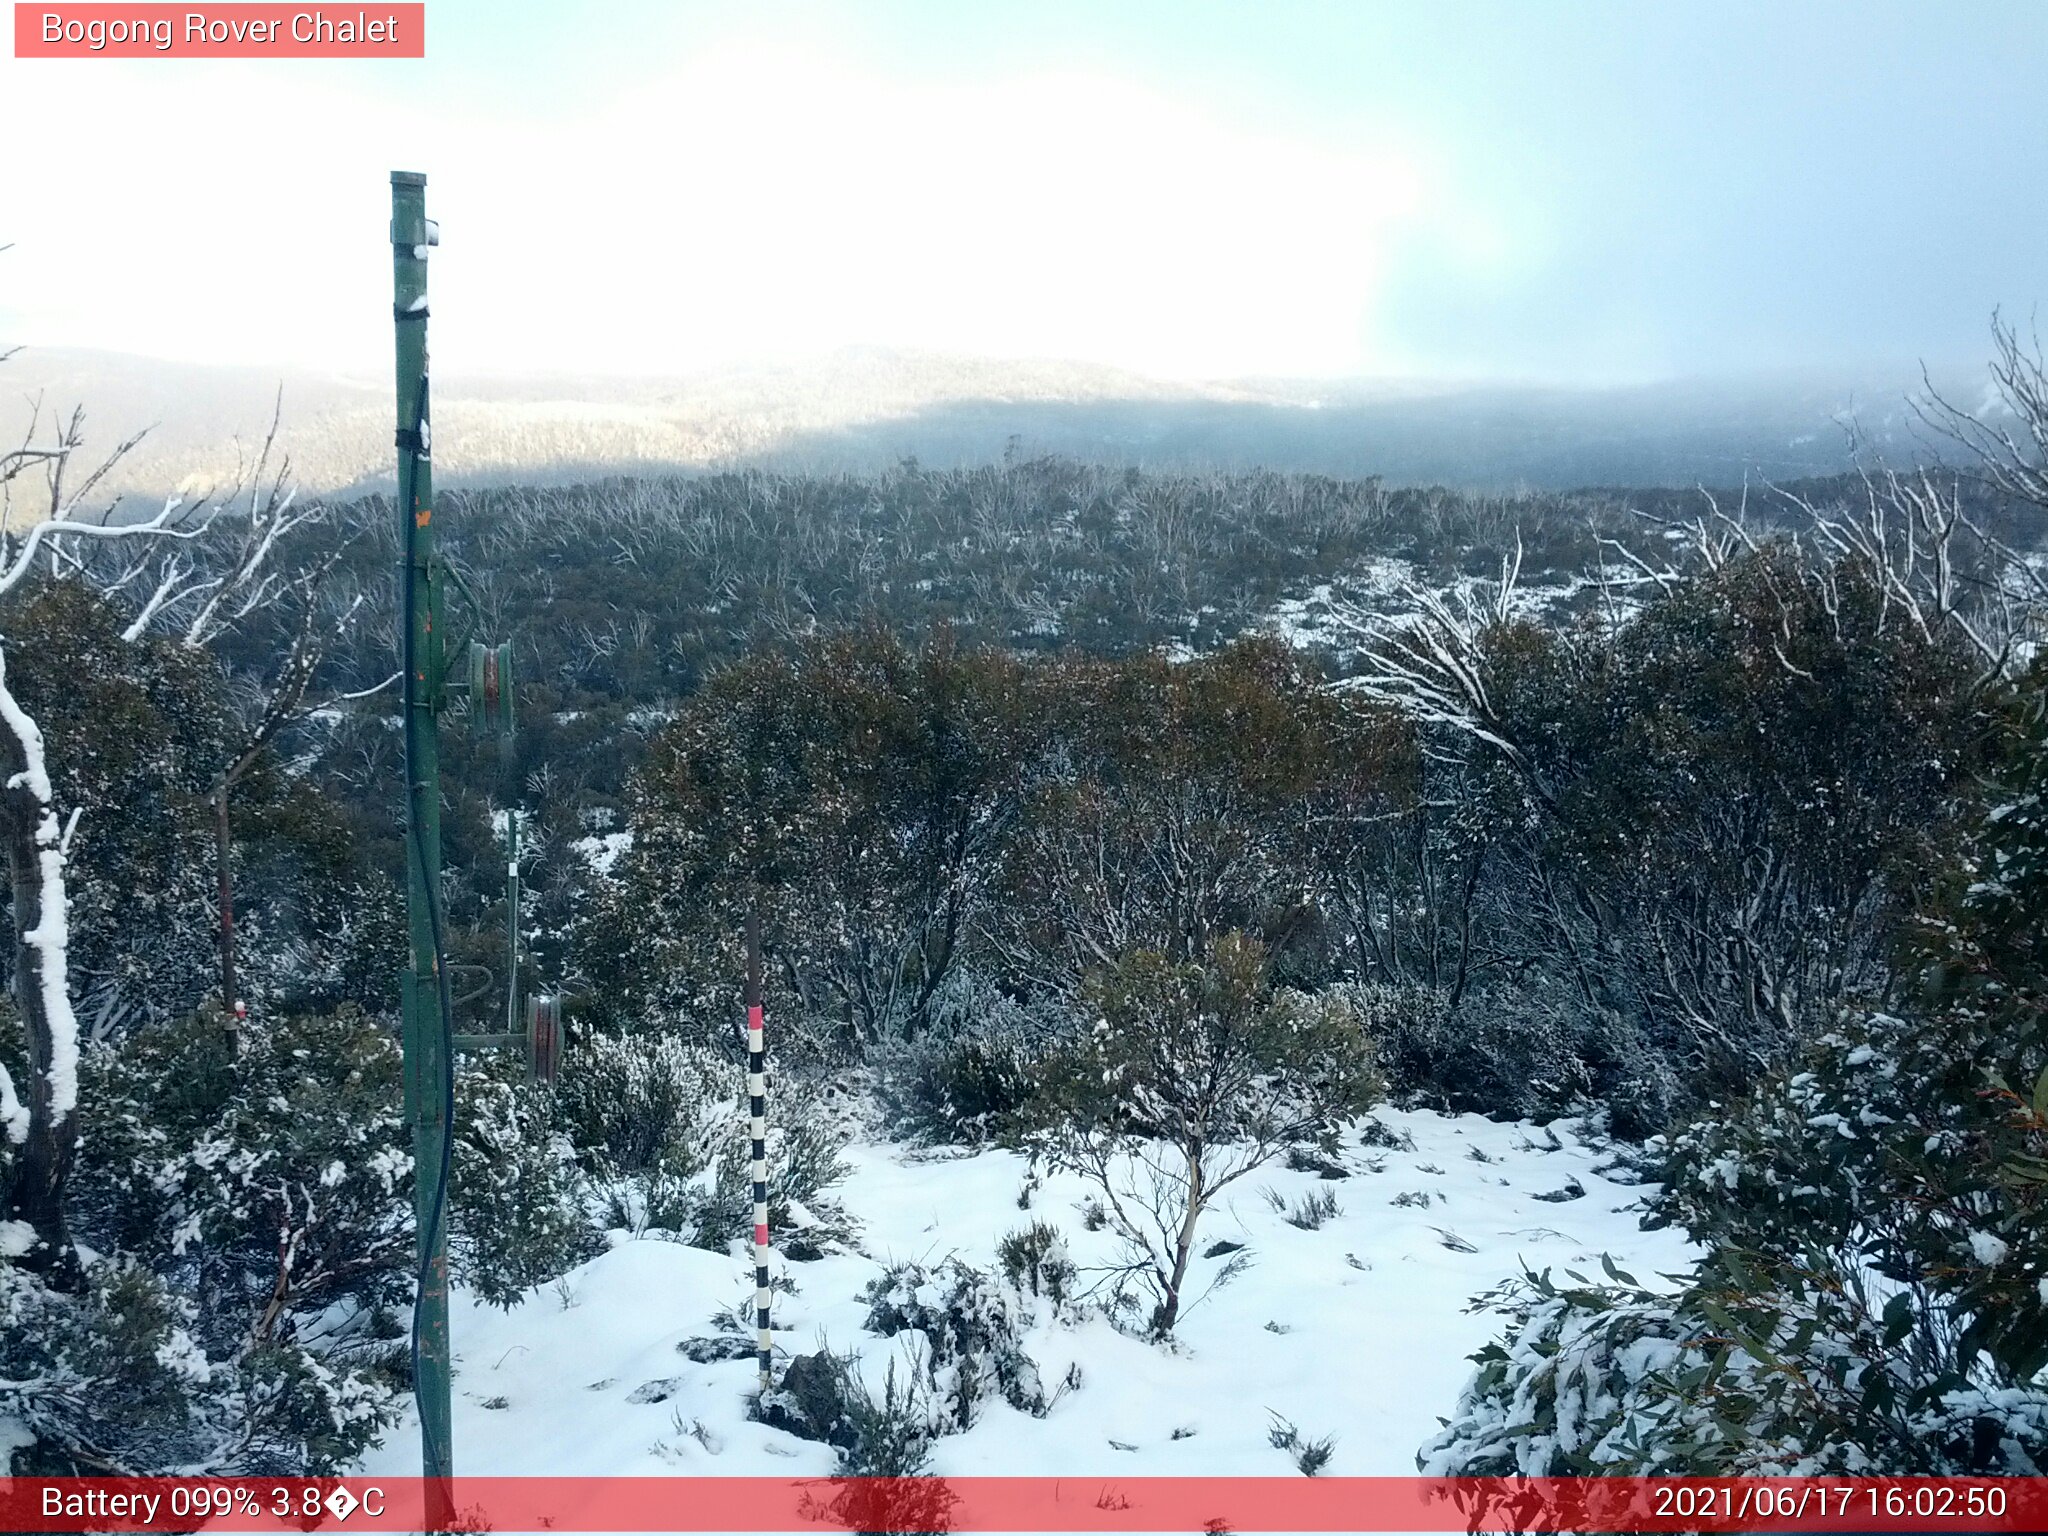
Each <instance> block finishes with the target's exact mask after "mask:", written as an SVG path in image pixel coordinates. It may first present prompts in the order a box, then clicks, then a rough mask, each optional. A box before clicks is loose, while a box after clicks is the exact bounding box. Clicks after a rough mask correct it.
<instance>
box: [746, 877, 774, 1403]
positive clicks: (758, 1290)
mask: <svg viewBox="0 0 2048 1536" xmlns="http://www.w3.org/2000/svg"><path fill="white" fill-rule="evenodd" d="M747 1101H748V1107H749V1109H750V1110H751V1112H752V1124H751V1127H750V1129H751V1130H752V1131H753V1140H754V1149H753V1150H754V1326H755V1329H756V1335H755V1337H756V1342H757V1344H758V1346H759V1349H760V1355H761V1395H762V1396H764V1397H765V1396H767V1394H768V1391H769V1388H770V1387H771V1386H772V1385H773V1383H774V1352H775V1335H774V1334H773V1333H772V1332H771V1331H770V1330H769V1327H768V1300H769V1291H768V1042H767V1039H766V1037H765V1036H764V1035H763V1033H762V1017H761V913H760V909H759V908H758V907H749V908H748V909H747Z"/></svg>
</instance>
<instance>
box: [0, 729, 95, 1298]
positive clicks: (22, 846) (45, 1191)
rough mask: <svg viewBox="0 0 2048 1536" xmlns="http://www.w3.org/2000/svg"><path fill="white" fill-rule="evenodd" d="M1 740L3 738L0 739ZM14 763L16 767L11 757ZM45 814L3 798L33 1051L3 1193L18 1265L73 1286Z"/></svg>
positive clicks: (69, 1130) (23, 791)
mask: <svg viewBox="0 0 2048 1536" xmlns="http://www.w3.org/2000/svg"><path fill="white" fill-rule="evenodd" d="M0 739H4V738H0ZM6 756H7V757H8V758H9V759H11V760H12V761H10V763H9V766H10V767H17V768H18V765H19V756H18V754H17V753H8V754H6ZM48 814H49V813H48V811H47V809H46V808H45V807H44V806H43V805H42V803H41V802H40V801H38V800H37V798H36V796H35V795H34V794H33V793H32V792H31V791H30V790H29V789H28V788H27V787H26V786H24V785H22V784H20V783H16V784H14V785H13V786H12V787H10V788H8V789H7V790H6V791H5V792H4V793H0V839H4V841H5V842H6V845H7V872H8V875H9V876H10V878H11V880H12V883H13V888H14V911H13V920H14V1005H15V1009H16V1011H17V1012H18V1014H19V1015H20V1018H21V1029H22V1038H23V1042H24V1044H25V1045H26V1046H27V1051H28V1082H27V1084H26V1090H27V1091H26V1093H25V1094H24V1098H25V1100H26V1103H27V1107H28V1112H29V1118H28V1134H27V1136H26V1138H25V1139H24V1140H23V1141H21V1142H20V1143H19V1144H18V1145H16V1146H15V1148H14V1169H13V1174H12V1177H10V1178H9V1179H8V1181H7V1188H6V1191H5V1207H4V1211H5V1217H6V1219H7V1220H9V1221H18V1222H25V1223H27V1225H28V1226H29V1227H30V1228H31V1229H32V1230H33V1232H34V1233H35V1238H34V1241H33V1243H32V1244H31V1245H30V1247H29V1248H28V1251H27V1252H25V1253H22V1254H20V1255H19V1261H20V1263H21V1264H22V1265H23V1266H24V1267H26V1268H28V1269H30V1270H34V1271H36V1272H38V1273H40V1274H44V1275H46V1276H48V1277H49V1279H50V1282H51V1283H52V1284H53V1285H56V1286H58V1287H60V1288H63V1289H69V1288H71V1287H72V1286H73V1285H75V1284H76V1283H77V1281H78V1279H79V1274H80V1272H79V1267H78V1255H77V1252H76V1251H75V1250H74V1249H73V1248H72V1246H71V1232H70V1229H69V1228H68V1227H67V1226H66V1225H65V1222H64V1184H65V1181H66V1180H67V1179H68V1178H69V1177H70V1174H71V1162H72V1156H73V1154H74V1153H75V1152H76V1151H77V1148H78V1114H77V1111H76V1109H73V1110H72V1111H71V1112H69V1113H67V1114H65V1115H63V1116H62V1117H61V1118H60V1117H59V1116H58V1115H57V1113H56V1106H55V1104H54V1103H53V1102H52V1094H53V1089H52V1085H51V1082H50V1060H51V1055H52V1048H51V1047H52V1041H51V1034H50V1019H49V1014H48V1011H47V1009H46V1008H45V1006H44V996H43V976H42V964H43V957H42V954H41V952H40V950H39V949H38V948H37V946H36V945H35V944H34V943H33V942H32V941H31V935H32V934H34V933H35V931H36V929H37V927H38V925H39V924H40V923H41V922H42V918H43V871H42V853H43V849H42V848H41V846H40V845H39V844H38V842H37V833H38V831H39V829H41V828H42V826H43V822H44V818H45V817H46V816H47V815H48Z"/></svg>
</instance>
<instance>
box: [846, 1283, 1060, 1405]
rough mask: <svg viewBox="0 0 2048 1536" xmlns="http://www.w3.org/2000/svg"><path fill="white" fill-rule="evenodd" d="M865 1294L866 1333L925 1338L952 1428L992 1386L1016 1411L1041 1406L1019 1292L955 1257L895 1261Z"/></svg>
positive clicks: (928, 1363) (928, 1373) (926, 1359)
mask: <svg viewBox="0 0 2048 1536" xmlns="http://www.w3.org/2000/svg"><path fill="white" fill-rule="evenodd" d="M862 1299H863V1300H864V1301H866V1302H867V1304H868V1318H867V1328H868V1331H869V1332H871V1333H879V1334H882V1335H883V1336H884V1337H893V1336H895V1335H897V1334H900V1333H905V1332H911V1331H915V1332H917V1333H920V1334H922V1335H923V1336H924V1345H925V1347H924V1351H923V1366H924V1371H925V1384H926V1386H927V1387H928V1388H929V1389H930V1392H931V1395H932V1397H933V1399H934V1400H935V1401H936V1402H938V1403H939V1404H941V1405H943V1407H944V1409H945V1411H946V1414H947V1416H948V1418H949V1420H950V1427H951V1428H953V1429H966V1428H967V1427H968V1426H969V1425H971V1424H972V1423H973V1422H974V1415H975V1409H976V1406H977V1405H978V1404H979V1403H980V1401H981V1400H982V1398H983V1397H985V1396H987V1395H989V1394H990V1393H991V1392H994V1393H999V1394H1000V1395H1001V1396H1002V1398H1003V1400H1004V1401H1005V1402H1007V1403H1009V1405H1010V1406H1011V1407H1012V1408H1015V1409H1017V1410H1019V1411H1020V1412H1023V1413H1031V1414H1043V1413H1044V1412H1045V1389H1044V1387H1043V1386H1042V1385H1041V1383H1040V1382H1039V1379H1038V1367H1037V1366H1036V1365H1035V1364H1033V1362H1032V1360H1031V1357H1030V1356H1029V1355H1027V1354H1026V1353H1025V1352H1024V1345H1023V1341H1022V1331H1023V1327H1024V1324H1025V1321H1026V1319H1025V1317H1024V1315H1023V1312H1022V1309H1021V1308H1020V1307H1019V1305H1018V1298H1017V1296H1016V1294H1015V1293H1014V1292H1012V1291H1010V1290H1007V1289H1005V1288H1004V1287H1003V1286H1002V1285H1000V1284H998V1283H997V1282H996V1281H995V1280H994V1279H992V1278H991V1277H990V1276H989V1275H987V1274H985V1273H983V1272H982V1271H981V1270H978V1269H976V1268H974V1267H973V1266H972V1265H969V1264H966V1263H963V1262H962V1261H961V1260H959V1259H957V1258H952V1259H947V1260H946V1261H945V1262H944V1263H943V1264H940V1265H938V1266H936V1267H935V1268H932V1269H927V1268H925V1266H923V1265H921V1264H898V1265H895V1266H893V1267H892V1268H890V1269H888V1270H887V1271H885V1272H884V1273H883V1274H881V1275H880V1276H878V1277H877V1278H876V1279H874V1280H873V1281H871V1282H870V1283H869V1285H868V1287H867V1289H866V1291H864V1292H863V1293H862Z"/></svg>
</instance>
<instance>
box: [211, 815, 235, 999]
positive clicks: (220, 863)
mask: <svg viewBox="0 0 2048 1536" xmlns="http://www.w3.org/2000/svg"><path fill="white" fill-rule="evenodd" d="M229 787H230V786H229V784H228V781H227V780H225V779H223V780H222V781H221V782H220V784H219V785H218V786H216V787H215V789H214V792H213V864H214V870H215V873H216V874H217V875H218V877H219V882H220V1011H221V1017H222V1018H224V1019H225V1020H226V1021H227V1027H228V1029H229V1031H230V1032H232V1031H233V1030H234V1027H235V877H234V871H233V868H232V864H231V855H232V853H233V851H234V843H233V839H232V835H231V833H230V830H229V827H228V790H229Z"/></svg>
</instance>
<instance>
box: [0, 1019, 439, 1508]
mask: <svg viewBox="0 0 2048 1536" xmlns="http://www.w3.org/2000/svg"><path fill="white" fill-rule="evenodd" d="M84 1095H85V1099H86V1102H88V1103H90V1104H91V1105H92V1106H93V1131H92V1134H91V1135H89V1136H88V1137H86V1138H85V1140H84V1142H83V1145H82V1150H81V1159H80V1164H79V1168H78V1171H77V1175H76V1178H75V1181H74V1189H73V1195H74V1199H73V1220H74V1223H75V1225H76V1227H77V1230H78V1231H79V1233H80V1235H81V1236H82V1237H83V1238H84V1239H85V1240H86V1243H87V1245H88V1247H89V1248H90V1249H91V1250H92V1251H93V1252H96V1253H98V1254H100V1255H104V1257H100V1258H97V1259H93V1260H91V1261H89V1262H88V1263H87V1264H86V1266H85V1271H84V1275H83V1283H82V1285H81V1286H80V1287H79V1288H78V1289H76V1290H74V1291H70V1292H60V1291H56V1290H53V1289H50V1288H49V1287H48V1286H47V1285H46V1284H45V1283H44V1282H43V1281H42V1280H40V1279H38V1278H35V1277H32V1276H29V1275H27V1274H25V1273H24V1272H22V1271H20V1270H19V1269H17V1268H15V1267H14V1266H12V1265H10V1264H8V1263H6V1262H5V1261H4V1260H0V1289H4V1290H5V1300H4V1302H0V1308H4V1312H5V1316H6V1319H7V1324H6V1326H0V1354H5V1355H7V1356H8V1358H7V1360H6V1361H5V1363H4V1364H0V1377H4V1378H5V1379H6V1380H7V1381H8V1382H10V1383H12V1384H13V1385H12V1386H10V1387H6V1388H0V1418H6V1417H12V1418H16V1419H18V1420H20V1421H21V1422H23V1423H25V1424H26V1425H27V1427H28V1429H29V1431H30V1433H31V1434H32V1435H33V1436H34V1437H35V1438H34V1441H33V1443H32V1444H31V1445H30V1446H29V1447H27V1449H26V1451H25V1453H24V1455H25V1457H26V1459H27V1460H29V1461H32V1462H34V1463H36V1464H37V1465H41V1466H45V1467H53V1468H69V1469H74V1470H81V1471H102V1472H103V1471H108V1470H121V1469H127V1470H131V1471H137V1472H144V1471H170V1470H173V1469H177V1470H193V1469H200V1470H216V1471H224V1472H273V1473H280V1474H288V1473H304V1472H318V1471H329V1470H333V1469H334V1468H336V1467H338V1466H341V1465H344V1464H346V1463H348V1462H349V1461H351V1460H352V1459H353V1458H354V1457H355V1456H357V1455H358V1454H360V1452H361V1451H362V1449H363V1447H364V1446H365V1445H367V1444H368V1443H369V1442H370V1441H371V1440H372V1439H373V1438H374V1437H375V1435H376V1434H377V1432H378V1431H379V1430H380V1428H381V1427H382V1426H383V1425H384V1424H386V1423H388V1422H389V1421H390V1419H391V1417H392V1416H393V1412H394V1408H395V1403H396V1392H397V1390H398V1389H399V1388H400V1387H401V1386H402V1375H401V1371H402V1364H403V1362H402V1352H403V1347H402V1341H399V1340H398V1339H397V1335H398V1334H399V1333H400V1332H401V1325H400V1324H399V1323H398V1322H397V1320H396V1317H395V1316H394V1311H393V1309H394V1308H396V1307H397V1306H399V1305H400V1304H401V1303H402V1302H403V1300H404V1297H405V1294H406V1291H407V1290H408V1288H409V1283H410V1279H411V1260H412V1213H411V1207H410V1202H409V1200H408V1198H407V1192H408V1190H409V1187H410V1178H411V1168H412V1164H411V1159H410V1158H409V1157H408V1156H407V1155H406V1154H405V1153H404V1152H403V1151H402V1150H400V1145H401V1136H402V1131H403V1121H402V1116H401V1114H400V1111H399V1102H398V1101H399V1062H398V1050H397V1046H396V1044H395V1042H394V1041H393V1040H392V1039H391V1037H390V1036H389V1035H388V1034H387V1033H386V1032H385V1031H384V1030H383V1029H382V1028H381V1027H380V1026H379V1025H378V1024H377V1023H376V1022H375V1021H374V1020H371V1019H369V1018H366V1017H364V1016H363V1015H361V1014H359V1013H357V1012H355V1011H354V1010H351V1009H344V1010H341V1011H339V1012H337V1013H334V1014H328V1015H309V1016H287V1017H285V1018H282V1019H277V1020H274V1021H273V1020H267V1019H263V1018H253V1019H251V1020H249V1021H248V1022H246V1023H245V1024H244V1025H243V1027H242V1028H241V1029H240V1030H239V1031H238V1032H237V1034H236V1036H235V1037H233V1038H231V1037H230V1036H229V1034H228V1032H227V1030H226V1029H225V1027H224V1025H223V1022H222V1020H221V1019H220V1018H219V1016H218V1015H217V1014H214V1013H202V1014H200V1015H197V1016H195V1017H193V1018H188V1019H181V1020H178V1021H176V1022H166V1023H162V1024H150V1025H145V1026H143V1027H141V1028H140V1029H138V1030H136V1031H135V1032H134V1033H133V1034H132V1035H131V1036H130V1037H129V1038H128V1039H127V1040H125V1041H124V1042H122V1043H121V1045H120V1046H119V1047H118V1048H102V1049H100V1050H98V1051H95V1052H93V1053H92V1054H91V1055H90V1056H89V1057H88V1059H87V1063H86V1073H85V1083H84ZM10 1394H14V1395H13V1397H12V1400H11V1401H10V1400H9V1397H10Z"/></svg>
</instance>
